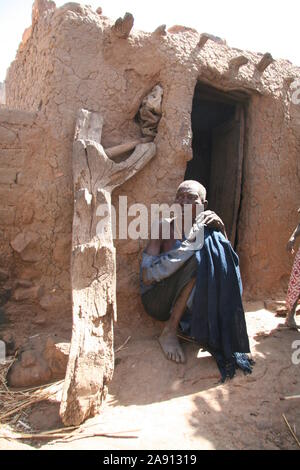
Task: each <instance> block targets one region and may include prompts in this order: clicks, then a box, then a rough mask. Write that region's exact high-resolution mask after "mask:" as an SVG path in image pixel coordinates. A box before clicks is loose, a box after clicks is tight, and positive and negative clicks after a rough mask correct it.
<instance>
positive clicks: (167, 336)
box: [158, 278, 196, 363]
mask: <svg viewBox="0 0 300 470" xmlns="http://www.w3.org/2000/svg"><path fill="white" fill-rule="evenodd" d="M195 282H196V278H194V279H191V281H190V282H189V283H188V284H186V285H185V287H184V288H183V289H182V291H181V293H180V295H179V297H178V299H177V300H176V302H175V305H174V307H173V310H172V313H171V316H170V318H169V320H168V321H167V323H166V325H165V327H164V329H163V331H162V333H161V335H160V337H159V339H158V341H159V344H160V345H161V347H162V350H163V352H164V353H165V355H166V357H167V358H168V359H170V360H171V361H175V362H177V363H184V362H185V355H184V353H183V350H182V348H181V346H180V344H179V341H178V338H177V327H178V324H179V322H180V319H181V317H182V315H183V313H184V311H185V309H186V304H187V301H188V298H189V296H190V293H191V292H192V289H193V287H194V284H195Z"/></svg>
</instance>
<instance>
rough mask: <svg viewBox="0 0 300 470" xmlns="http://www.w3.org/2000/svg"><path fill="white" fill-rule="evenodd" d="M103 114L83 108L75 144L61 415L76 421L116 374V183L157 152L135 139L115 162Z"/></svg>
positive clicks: (96, 403)
mask: <svg viewBox="0 0 300 470" xmlns="http://www.w3.org/2000/svg"><path fill="white" fill-rule="evenodd" d="M102 125H103V118H102V117H101V116H100V114H98V113H94V112H89V111H87V110H84V109H81V111H80V113H79V116H78V119H77V123H76V131H75V137H74V144H73V183H74V216H73V237H72V256H71V283H72V302H73V303H72V308H73V331H72V341H71V349H70V357H69V362H68V367H67V372H66V378H65V382H64V387H63V394H62V401H61V407H60V415H61V418H62V420H63V423H64V424H65V425H77V424H80V423H82V422H83V421H84V420H85V419H86V418H88V417H89V416H93V415H95V414H96V413H97V412H98V411H99V408H100V406H101V403H102V400H103V398H105V395H106V392H107V384H108V382H109V381H110V380H111V378H112V374H113V367H114V366H113V364H114V357H113V321H114V320H116V266H115V264H116V260H115V248H114V245H113V236H112V222H111V214H110V211H111V194H112V191H113V190H114V188H116V187H117V186H119V185H121V184H123V183H124V182H125V181H126V180H128V179H129V178H131V177H132V176H133V175H135V174H136V173H137V172H138V171H139V170H141V169H142V168H143V167H144V166H145V165H146V164H147V163H148V162H149V161H150V160H151V159H152V158H153V157H154V155H155V153H156V146H155V144H154V143H153V142H149V143H142V144H138V145H136V148H135V150H134V151H133V153H132V154H131V156H129V157H128V158H127V159H126V160H124V161H122V162H121V163H115V162H114V161H113V160H111V159H110V158H109V157H108V156H107V155H106V153H105V151H104V149H103V147H102V146H101V144H100V142H101V132H102ZM100 204H106V205H107V208H108V212H109V214H108V223H107V225H106V227H105V231H103V230H102V231H99V230H98V231H97V223H98V222H99V220H100V219H99V217H97V208H98V207H99V205H100Z"/></svg>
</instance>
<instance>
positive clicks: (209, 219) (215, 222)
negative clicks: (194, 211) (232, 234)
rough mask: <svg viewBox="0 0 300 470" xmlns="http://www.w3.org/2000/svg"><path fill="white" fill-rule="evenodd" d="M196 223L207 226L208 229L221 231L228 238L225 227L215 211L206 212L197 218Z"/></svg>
mask: <svg viewBox="0 0 300 470" xmlns="http://www.w3.org/2000/svg"><path fill="white" fill-rule="evenodd" d="M196 223H200V224H203V225H206V227H208V228H211V229H214V230H219V231H220V232H222V233H223V235H225V236H226V231H225V225H224V223H223V220H222V219H221V217H219V216H218V215H217V214H216V213H215V212H213V211H204V212H202V214H199V216H198V217H197V218H196Z"/></svg>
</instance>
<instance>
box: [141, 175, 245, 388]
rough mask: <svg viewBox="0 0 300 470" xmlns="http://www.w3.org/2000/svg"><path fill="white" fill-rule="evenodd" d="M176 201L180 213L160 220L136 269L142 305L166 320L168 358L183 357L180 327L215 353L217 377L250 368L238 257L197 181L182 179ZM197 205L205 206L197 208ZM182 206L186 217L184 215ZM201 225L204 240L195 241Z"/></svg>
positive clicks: (163, 336) (163, 341) (161, 340)
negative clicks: (179, 334) (139, 265)
mask: <svg viewBox="0 0 300 470" xmlns="http://www.w3.org/2000/svg"><path fill="white" fill-rule="evenodd" d="M175 203H176V204H179V205H180V207H181V208H182V211H181V216H180V217H178V216H175V217H172V218H169V219H167V220H165V219H161V220H160V223H159V237H158V239H157V238H151V239H150V241H149V242H148V244H147V246H146V248H145V250H144V252H143V257H142V262H141V270H140V288H141V297H142V302H143V305H144V308H145V310H146V312H147V313H148V314H149V315H151V316H152V317H153V318H155V319H157V320H160V321H164V322H166V323H165V326H164V328H163V331H162V333H161V335H160V337H159V343H160V345H161V348H162V350H163V352H164V354H165V356H166V357H167V358H168V359H169V360H172V361H175V362H176V363H184V362H185V355H184V352H183V350H182V347H181V345H180V343H179V340H178V337H177V334H178V330H180V331H181V333H183V334H184V335H186V336H190V337H192V338H193V339H195V340H196V341H197V342H198V343H199V344H200V345H201V346H202V347H204V349H206V350H207V351H209V352H210V353H211V354H212V355H213V356H214V358H215V359H216V361H217V365H218V367H219V370H220V372H221V379H222V381H224V380H226V378H227V377H230V378H231V377H233V376H234V375H235V370H236V367H240V368H241V369H243V370H244V371H245V372H247V373H251V370H252V367H251V365H252V364H253V362H252V361H251V359H249V357H248V356H247V354H245V353H248V352H250V350H249V340H248V335H247V329H246V322H245V316H244V310H243V306H242V300H241V295H242V285H241V278H240V272H239V262H238V257H237V255H236V253H235V252H234V251H233V249H232V247H231V244H230V242H229V241H228V239H227V236H226V231H225V226H224V223H223V221H222V220H221V218H220V217H219V216H218V215H217V214H215V213H214V212H213V211H209V210H207V205H208V202H207V200H206V189H205V188H204V186H202V185H201V184H200V183H198V182H197V181H193V180H188V181H184V182H183V183H181V184H180V185H179V187H178V189H177V191H176V197H175ZM200 205H202V207H203V209H204V210H202V212H201V211H200V214H199V210H198V209H199V206H200ZM187 207H189V208H191V214H192V217H190V221H188V220H186V217H185V214H186V211H185V210H184V209H186V208H187ZM197 213H198V215H197ZM166 225H168V227H169V234H168V235H165V233H166V232H168V231H166V230H165V226H166ZM189 225H190V226H189ZM200 231H201V233H202V235H203V237H202V238H203V241H202V244H200V245H199V246H197V245H196V247H195V240H196V239H197V237H198V235H199V232H200ZM185 234H186V235H185ZM198 238H199V237H198Z"/></svg>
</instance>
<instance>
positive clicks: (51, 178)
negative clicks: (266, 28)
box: [3, 2, 300, 325]
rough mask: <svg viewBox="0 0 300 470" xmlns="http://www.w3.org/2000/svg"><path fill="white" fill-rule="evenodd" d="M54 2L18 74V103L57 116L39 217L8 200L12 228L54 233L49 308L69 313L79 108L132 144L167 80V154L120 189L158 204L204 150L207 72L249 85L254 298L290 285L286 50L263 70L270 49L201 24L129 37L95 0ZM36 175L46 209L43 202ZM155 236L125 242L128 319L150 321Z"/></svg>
mask: <svg viewBox="0 0 300 470" xmlns="http://www.w3.org/2000/svg"><path fill="white" fill-rule="evenodd" d="M44 3H45V7H44V9H42V10H41V11H40V12H38V14H37V15H36V16H35V17H34V18H33V24H32V27H31V28H29V30H27V31H26V34H24V37H23V41H22V43H21V44H20V47H19V50H18V53H17V56H16V60H15V61H14V62H13V63H12V65H11V67H10V69H9V72H8V75H7V79H6V99H7V104H8V106H11V107H14V108H19V109H23V110H27V111H30V112H37V111H38V115H39V118H40V119H41V122H43V123H44V124H43V126H46V124H45V123H47V129H48V130H47V131H46V134H44V135H45V138H43V139H42V143H41V145H42V146H44V147H45V150H44V154H43V153H41V152H36V153H35V154H34V155H35V156H33V157H32V158H33V160H32V161H34V163H35V166H34V167H31V169H29V167H28V168H27V167H26V175H27V177H28V179H29V180H30V181H31V192H30V191H29V190H28V192H26V193H25V195H23V200H22V203H24V204H25V205H26V206H27V211H30V210H31V208H32V207H33V210H34V213H35V215H34V216H33V219H32V221H30V222H29V223H27V225H22V224H23V222H21V219H20V217H21V215H19V216H18V213H19V212H18V210H17V207H16V206H14V205H13V204H11V205H10V206H9V207H5V209H3V210H5V211H7V212H6V214H7V221H9V220H11V221H13V220H14V221H15V225H14V226H10V229H9V230H12V231H13V232H14V235H15V234H16V232H21V231H22V230H24V228H26V230H29V228H30V230H31V231H32V232H33V233H35V234H38V235H39V236H40V233H43V237H42V241H39V242H34V243H36V246H41V247H42V253H43V255H42V258H41V259H42V262H41V261H40V260H38V261H36V263H37V264H36V267H38V273H39V281H38V283H39V285H41V286H43V289H44V294H43V297H42V299H43V300H41V306H43V308H45V307H46V306H48V307H47V308H49V309H51V308H52V309H53V311H56V312H57V313H56V314H57V315H59V314H60V313H59V312H62V311H63V312H64V314H65V312H67V311H68V312H69V311H70V308H71V305H70V296H69V294H70V292H69V251H68V250H69V246H70V242H71V226H72V211H73V196H72V171H71V151H72V140H73V134H74V126H75V120H76V115H77V112H78V109H80V108H82V107H83V108H87V109H90V110H93V111H96V112H100V113H101V114H102V115H103V117H104V128H103V139H102V144H103V146H104V147H109V146H112V145H116V144H119V143H123V142H126V141H128V140H131V139H133V138H136V137H138V136H139V135H140V131H139V127H138V124H137V123H136V122H135V119H134V118H135V115H136V113H137V111H138V109H139V106H140V103H141V101H142V99H143V97H144V96H145V95H146V94H147V93H148V92H149V91H150V90H151V89H152V87H153V86H154V85H156V84H157V83H160V84H161V86H162V87H163V90H164V97H163V114H162V118H161V121H160V124H159V128H158V135H157V137H156V139H155V143H156V145H157V155H156V157H155V158H154V159H153V161H151V162H150V164H149V165H148V166H147V167H146V168H145V169H143V171H142V172H141V173H139V174H138V175H136V176H135V177H134V178H133V179H132V180H130V181H128V182H127V183H126V184H125V185H124V186H122V188H120V189H119V190H118V191H116V192H115V195H114V198H113V203H114V204H115V205H117V202H118V196H119V195H127V196H128V205H130V204H131V203H134V202H142V203H144V204H146V205H147V206H148V207H150V204H151V203H158V202H166V203H170V202H171V201H172V200H173V197H174V193H175V190H176V187H177V185H178V184H179V183H180V182H181V181H182V180H183V178H184V173H185V169H186V164H187V161H188V160H190V159H191V158H192V148H191V144H192V130H191V110H192V102H193V95H194V90H195V85H196V83H197V82H198V81H200V82H202V83H205V84H209V85H211V86H213V87H216V88H217V89H219V90H222V91H230V90H238V91H240V92H243V93H246V94H248V96H249V105H248V109H247V114H246V141H245V148H244V155H245V156H244V169H243V170H244V171H243V187H242V200H241V207H240V213H239V223H238V228H237V230H238V246H237V251H238V254H239V255H240V260H241V268H242V275H243V280H244V288H245V292H246V295H247V296H248V297H251V298H257V297H262V296H268V295H278V293H283V292H284V289H286V286H287V281H288V275H289V271H290V268H291V263H292V259H291V257H289V256H288V254H287V253H286V251H285V244H286V241H287V239H288V236H289V233H290V232H291V230H292V228H293V227H294V226H295V224H296V222H297V212H296V209H297V207H298V206H299V201H300V185H299V174H300V171H299V151H300V126H299V122H300V121H299V105H295V104H293V103H292V101H291V95H292V91H291V89H290V84H291V82H292V81H293V80H295V79H297V78H299V77H300V70H299V68H297V67H294V66H293V65H292V64H291V63H290V62H288V61H285V60H276V61H275V62H274V63H272V64H271V65H270V66H269V67H268V68H267V70H266V71H265V72H263V73H261V72H259V71H258V70H257V68H256V65H257V64H258V63H259V61H260V60H261V57H262V54H257V53H252V52H249V51H241V50H238V49H235V48H230V47H229V46H228V45H227V44H226V43H224V42H215V41H213V40H209V41H207V43H206V44H205V45H204V46H203V47H202V46H201V47H200V46H199V33H198V32H197V31H195V30H192V29H190V28H184V27H177V28H173V29H171V30H169V32H167V33H166V34H165V35H160V34H158V33H157V32H154V33H143V32H141V31H135V30H132V31H131V33H130V36H129V38H128V39H119V38H117V37H116V36H115V35H114V34H113V30H112V27H113V22H112V21H110V20H109V19H108V18H106V17H104V16H102V15H100V14H98V13H96V12H94V11H93V10H92V9H91V8H90V7H87V6H82V5H78V4H74V3H69V4H66V5H65V6H63V7H61V8H55V5H54V3H53V2H48V3H47V2H44ZM47 5H48V6H47ZM241 54H244V55H245V56H246V58H247V59H248V63H247V64H246V65H244V66H242V67H241V68H240V69H239V70H237V69H236V68H234V67H232V66H231V63H232V62H231V61H232V60H233V59H235V58H236V57H237V56H240V55H241ZM33 83H34V86H32V84H33ZM39 138H40V137H39ZM38 141H39V140H38ZM39 142H40V141H39ZM28 158H29V157H28ZM5 168H6V171H7V173H6V175H7V177H8V178H9V177H11V178H12V181H13V182H12V183H11V185H12V187H14V188H15V187H17V186H18V184H19V183H18V182H17V183H16V182H15V181H16V180H17V181H22V178H20V179H19V180H18V176H16V175H17V173H14V171H11V168H15V166H14V165H12V166H11V167H5ZM16 168H18V167H16ZM10 171H11V173H10ZM35 175H37V180H38V181H39V183H38V191H39V192H38V194H39V198H40V200H39V203H38V210H36V207H35V204H36V202H35V203H33V202H32V194H35V191H36V188H35V182H36V179H35V178H36V176H35ZM15 178H16V179H15ZM27 181H28V180H27ZM33 182H34V183H33ZM32 183H33V184H32ZM5 184H6V185H7V182H6V183H5ZM24 184H25V183H24ZM21 212H22V211H21ZM40 212H41V213H40ZM36 213H38V214H40V215H39V216H38V218H37V216H36ZM27 217H28V218H29V215H28V216H27ZM9 218H10V219H9ZM28 218H27V219H26V220H28ZM41 223H42V224H43V226H42V227H41V226H40V225H41ZM5 230H6V231H5V233H8V228H7V229H5ZM144 245H145V241H143V240H117V241H116V248H117V293H118V298H117V301H118V312H119V319H120V320H122V319H124V321H125V322H127V323H130V324H131V325H134V324H135V321H136V322H139V321H140V320H141V324H143V322H144V316H143V309H142V306H141V303H140V300H139V293H138V268H139V259H140V255H141V251H142V248H143V246H144ZM5 246H6V247H7V250H6V251H5V257H6V258H7V259H8V258H9V259H11V257H12V256H16V255H15V254H12V251H11V248H8V247H9V243H8V239H7V240H6V245H5ZM17 266H18V264H17ZM24 272H25V271H24ZM24 272H23V274H22V275H24V277H26V276H25V274H24ZM17 274H18V273H17ZM18 275H19V274H18ZM36 282H37V281H36ZM51 306H52V307H51Z"/></svg>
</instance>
